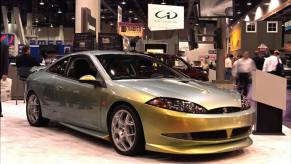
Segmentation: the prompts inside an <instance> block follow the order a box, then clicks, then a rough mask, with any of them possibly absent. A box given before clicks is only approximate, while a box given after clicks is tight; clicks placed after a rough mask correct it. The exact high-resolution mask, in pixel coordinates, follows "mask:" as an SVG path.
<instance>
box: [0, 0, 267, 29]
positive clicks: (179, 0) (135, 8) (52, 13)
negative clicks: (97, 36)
mask: <svg viewBox="0 0 291 164" xmlns="http://www.w3.org/2000/svg"><path fill="white" fill-rule="evenodd" d="M218 1H219V2H220V3H222V2H224V1H230V0H218ZM261 1H262V0H234V1H233V7H234V16H233V18H232V19H233V20H236V19H238V18H239V17H240V16H242V15H244V14H245V13H246V12H248V11H249V10H250V9H252V8H253V7H255V6H256V5H258V4H259V3H260V2H261ZM148 3H153V4H167V5H178V6H184V7H185V18H187V19H188V20H190V21H192V22H194V23H199V22H198V13H199V12H198V11H197V10H198V4H199V0H101V4H102V9H101V19H102V21H103V22H106V23H113V24H115V23H116V20H117V6H118V5H120V6H121V7H122V8H123V13H122V14H123V21H130V22H140V23H145V24H146V23H147V11H148V9H147V4H148ZM1 5H4V6H8V8H9V9H12V7H13V6H17V7H19V8H20V9H21V13H22V15H21V17H22V20H23V22H24V24H25V23H26V13H28V12H30V13H32V17H33V22H34V23H33V25H34V26H51V24H53V25H54V26H58V25H64V26H66V27H73V26H74V19H75V18H74V15H75V13H74V12H75V0H25V1H23V0H2V1H1ZM195 10H196V11H195ZM10 11H11V10H10ZM8 15H11V12H9V13H8Z"/></svg>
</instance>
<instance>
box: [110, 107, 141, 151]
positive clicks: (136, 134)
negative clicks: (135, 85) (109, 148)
mask: <svg viewBox="0 0 291 164" xmlns="http://www.w3.org/2000/svg"><path fill="white" fill-rule="evenodd" d="M109 128H110V129H109V132H110V138H111V141H112V143H113V145H114V148H115V150H116V151H117V152H118V153H120V154H123V155H131V156H132V155H137V154H141V153H142V152H143V151H144V147H145V141H144V134H143V128H142V124H141V121H140V119H139V116H138V114H137V113H136V112H135V111H134V110H133V109H132V108H131V107H129V106H126V105H120V106H117V107H116V108H115V110H114V112H113V113H112V115H111V117H110V126H109Z"/></svg>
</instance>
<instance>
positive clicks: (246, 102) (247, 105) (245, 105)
mask: <svg viewBox="0 0 291 164" xmlns="http://www.w3.org/2000/svg"><path fill="white" fill-rule="evenodd" d="M250 107H251V105H250V102H249V100H248V98H247V97H246V96H244V95H242V96H241V109H242V110H247V109H250Z"/></svg>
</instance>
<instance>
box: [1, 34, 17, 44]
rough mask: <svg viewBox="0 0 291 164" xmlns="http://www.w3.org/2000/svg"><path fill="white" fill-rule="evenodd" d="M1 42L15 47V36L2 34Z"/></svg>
mask: <svg viewBox="0 0 291 164" xmlns="http://www.w3.org/2000/svg"><path fill="white" fill-rule="evenodd" d="M0 42H1V44H7V45H9V46H14V43H15V34H9V33H1V37H0Z"/></svg>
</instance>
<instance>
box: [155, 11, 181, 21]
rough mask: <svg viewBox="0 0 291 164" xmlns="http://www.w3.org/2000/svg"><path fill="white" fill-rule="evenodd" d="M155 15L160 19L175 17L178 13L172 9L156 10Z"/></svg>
mask: <svg viewBox="0 0 291 164" xmlns="http://www.w3.org/2000/svg"><path fill="white" fill-rule="evenodd" d="M155 16H156V17H157V18H160V19H164V18H166V19H175V18H177V16H178V14H177V13H176V12H174V11H165V10H161V11H158V12H156V14H155Z"/></svg>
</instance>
